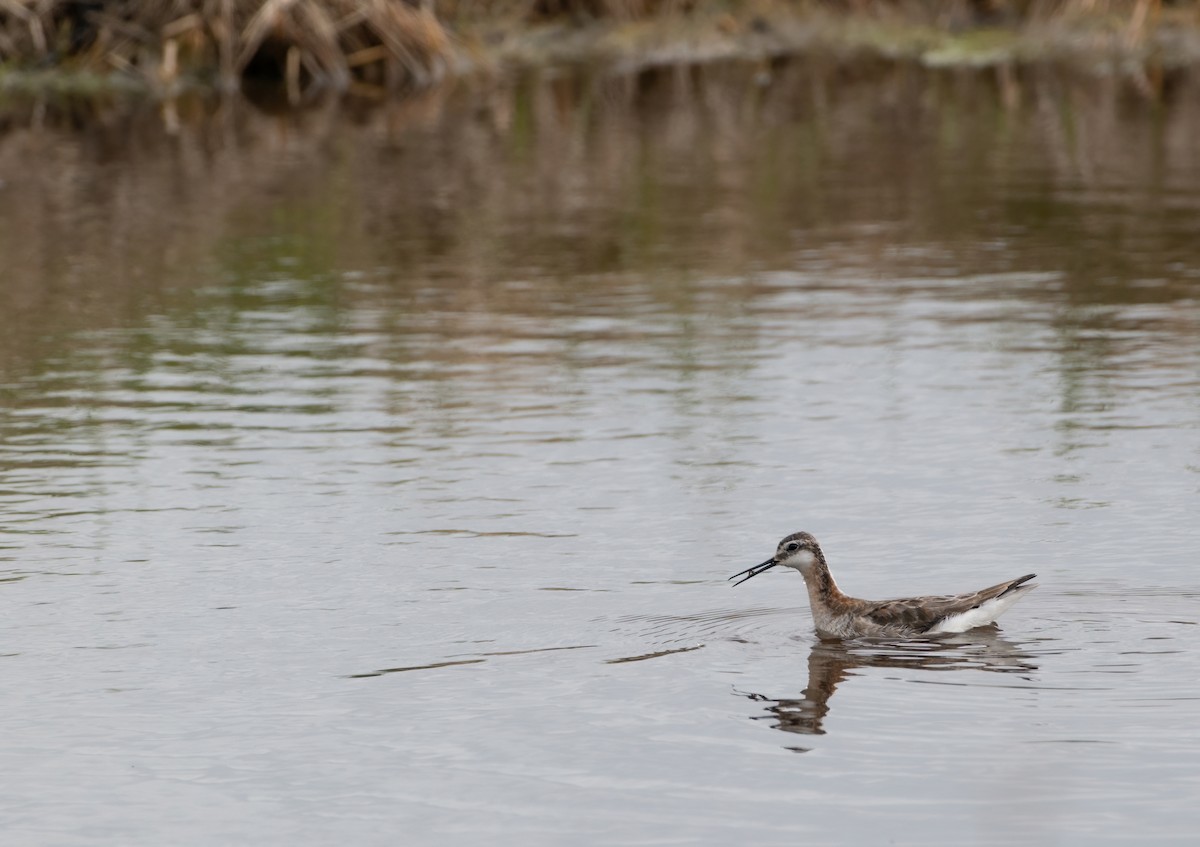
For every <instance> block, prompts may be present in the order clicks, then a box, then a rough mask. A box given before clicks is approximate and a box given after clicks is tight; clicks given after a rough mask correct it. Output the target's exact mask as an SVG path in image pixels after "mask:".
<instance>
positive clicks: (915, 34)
mask: <svg viewBox="0 0 1200 847" xmlns="http://www.w3.org/2000/svg"><path fill="white" fill-rule="evenodd" d="M1197 30H1200V2H1196V0H1049V1H1048V2H1033V0H0V82H2V81H5V80H6V84H7V85H8V86H9V87H12V86H16V85H22V84H29V80H30V79H31V77H34V78H41V79H42V80H43V84H45V78H46V77H49V78H50V79H57V80H62V79H63V78H64V76H69V77H70V78H71V79H73V80H74V84H75V85H76V86H77V87H78V86H80V85H84V84H85V83H84V82H83V81H87V80H90V81H92V82H93V83H95V82H96V80H97V78H102V79H105V80H106V81H110V82H111V81H112V80H114V79H119V80H123V81H126V82H134V83H136V84H137V85H139V86H143V87H149V88H151V89H152V90H156V91H159V92H160V93H164V94H172V93H175V92H177V91H178V90H179V89H181V88H186V87H188V86H194V85H201V86H208V87H223V88H234V87H236V86H237V85H239V84H241V83H242V82H244V81H245V80H247V79H252V80H261V79H266V80H271V81H274V82H275V83H277V84H282V85H284V86H286V88H287V90H288V92H289V94H290V95H291V97H292V98H293V99H296V98H298V97H299V96H300V95H301V93H302V92H304V91H306V90H311V89H312V88H314V87H315V88H333V89H335V90H344V89H353V88H358V89H360V90H363V91H370V90H374V89H379V90H385V91H386V90H395V89H397V88H404V89H411V88H413V87H421V86H428V85H430V84H432V83H434V82H436V81H437V80H439V79H441V78H443V77H445V76H447V75H448V74H451V75H452V74H455V73H462V72H467V71H469V70H473V69H478V68H485V69H486V68H489V67H493V66H495V65H497V64H502V63H503V64H510V65H511V64H522V65H529V64H535V65H536V64H545V63H549V62H576V61H590V60H607V61H615V62H618V63H624V64H625V65H632V66H645V65H650V64H670V63H676V62H690V61H703V60H706V59H720V58H725V59H728V58H743V59H745V58H755V57H758V58H770V57H774V56H779V55H787V54H795V53H798V52H805V51H807V50H811V49H813V48H816V47H822V48H831V49H836V50H842V51H857V52H860V53H861V52H870V53H876V54H879V55H884V56H888V57H891V58H898V57H917V58H920V59H922V60H923V61H925V62H927V63H929V64H987V63H991V62H997V61H1009V60H1013V59H1017V60H1021V59H1031V58H1045V57H1047V56H1054V57H1061V56H1063V55H1075V54H1082V55H1086V56H1087V57H1089V59H1094V58H1095V57H1096V56H1118V57H1121V58H1124V59H1130V58H1132V59H1138V60H1141V61H1143V62H1150V63H1165V64H1179V63H1190V62H1192V61H1194V60H1195V58H1196V57H1197V56H1200V46H1198V45H1200V39H1198V38H1197ZM39 75H40V77H39Z"/></svg>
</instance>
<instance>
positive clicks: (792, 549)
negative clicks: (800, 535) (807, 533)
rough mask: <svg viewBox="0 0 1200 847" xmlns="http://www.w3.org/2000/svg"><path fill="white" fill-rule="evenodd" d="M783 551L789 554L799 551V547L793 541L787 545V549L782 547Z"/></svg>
mask: <svg viewBox="0 0 1200 847" xmlns="http://www.w3.org/2000/svg"><path fill="white" fill-rule="evenodd" d="M783 549H784V550H787V551H788V552H789V553H795V552H796V551H797V550H799V549H800V545H799V544H797V543H796V542H795V541H793V542H792V543H791V544H789V545H788V546H787V547H784V548H783Z"/></svg>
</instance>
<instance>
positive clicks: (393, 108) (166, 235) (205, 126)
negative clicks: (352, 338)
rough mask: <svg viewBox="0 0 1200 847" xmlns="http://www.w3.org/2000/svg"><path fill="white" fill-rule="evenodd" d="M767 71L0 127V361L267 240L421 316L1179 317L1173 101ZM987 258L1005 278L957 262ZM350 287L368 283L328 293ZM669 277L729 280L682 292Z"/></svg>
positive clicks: (26, 121)
mask: <svg viewBox="0 0 1200 847" xmlns="http://www.w3.org/2000/svg"><path fill="white" fill-rule="evenodd" d="M769 74H770V78H769V80H767V81H765V82H764V81H762V80H760V79H759V76H760V69H758V68H756V67H755V66H753V65H744V64H731V65H721V66H708V67H704V68H690V69H656V70H653V71H646V72H643V73H638V74H630V75H600V76H593V75H588V74H586V73H582V74H579V75H555V76H553V77H548V78H543V77H540V76H538V75H530V76H523V77H522V76H513V77H507V76H506V77H500V78H498V79H496V80H494V81H491V82H489V83H488V84H487V85H480V86H478V87H469V86H453V87H440V88H435V89H432V90H430V91H427V92H425V93H423V94H422V95H421V96H418V97H412V98H408V99H404V100H390V101H386V102H384V103H383V104H381V105H378V106H370V107H365V106H364V107H362V108H358V109H356V110H351V109H350V108H348V107H343V106H340V105H339V104H338V103H336V102H335V101H333V100H332V99H331V100H327V101H324V102H321V103H316V104H314V105H313V107H312V108H310V109H308V110H305V111H303V112H299V113H293V114H285V115H283V116H280V115H277V114H268V113H265V112H263V111H259V110H258V109H256V108H253V107H251V106H250V105H249V104H248V103H247V102H246V101H243V100H239V99H236V98H231V99H229V100H225V101H206V100H201V99H196V98H184V99H181V100H180V101H178V103H177V107H176V111H175V113H174V119H173V120H172V121H171V122H165V121H164V120H163V117H162V115H161V113H160V112H157V111H155V110H153V109H150V108H146V107H145V106H144V105H133V106H129V105H128V104H121V103H119V102H117V103H113V104H109V105H106V104H104V103H99V102H89V103H83V104H80V103H66V104H63V105H61V106H59V105H56V104H55V103H54V102H53V101H37V100H34V101H24V102H21V101H10V102H9V104H8V111H7V113H6V114H4V120H3V122H2V123H0V180H3V181H4V185H3V187H0V214H2V215H3V216H4V217H3V224H4V225H3V226H2V227H0V255H3V256H4V257H5V267H6V273H7V276H8V279H7V280H6V284H5V286H3V287H2V288H0V322H3V324H2V326H0V330H2V331H0V348H6V349H10V350H12V351H13V355H17V356H24V355H26V354H27V353H28V352H29V351H32V350H33V349H35V347H36V342H35V341H34V340H35V339H38V338H44V337H50V335H52V334H53V333H51V332H50V331H49V329H50V328H53V329H54V331H55V332H58V331H60V330H62V329H69V328H70V327H71V326H74V325H78V323H79V322H81V321H86V322H87V323H88V325H90V326H93V327H95V326H104V325H106V324H107V323H109V322H112V321H119V320H125V319H127V317H128V316H130V315H137V314H140V313H141V311H143V310H145V309H158V308H161V304H160V302H158V301H161V299H162V298H164V297H167V296H168V295H169V293H170V290H171V289H172V288H177V289H178V288H183V289H186V288H188V287H189V286H191V285H195V284H199V283H205V284H208V283H210V282H211V280H212V279H213V278H214V277H213V276H212V274H213V273H220V274H222V275H223V276H222V277H220V278H233V279H240V278H244V277H246V276H253V275H254V274H256V273H261V272H262V268H255V267H254V266H253V261H252V257H251V258H247V257H246V256H245V255H244V248H239V250H242V252H238V251H237V250H233V249H231V247H230V245H234V244H241V245H244V244H247V243H249V244H255V243H265V242H262V241H255V239H260V238H262V237H270V238H275V239H276V241H275V243H276V245H278V244H279V243H281V242H279V241H278V239H279V237H280V236H283V237H286V238H289V239H292V241H290V242H288V244H289V246H288V247H286V248H281V247H278V246H277V247H276V248H274V249H276V250H277V251H278V250H282V249H288V250H295V251H296V252H297V254H298V255H297V257H294V258H299V260H300V261H301V265H300V266H299V267H300V270H301V271H302V272H303V273H305V274H307V275H308V276H311V277H313V278H321V279H324V280H327V281H328V282H327V286H328V288H329V292H328V294H329V299H330V302H335V301H336V302H338V303H340V304H342V306H343V307H353V306H355V305H363V306H366V307H370V306H373V305H374V306H382V305H385V303H384V300H386V299H387V298H391V301H392V303H393V304H394V302H396V300H397V298H402V297H403V296H405V292H406V290H407V289H410V288H411V289H412V290H413V291H414V292H415V291H417V290H418V289H422V290H423V291H424V292H425V293H423V294H421V295H420V296H421V297H423V298H425V299H423V300H422V304H423V306H422V308H426V307H428V308H437V309H440V310H441V311H442V313H444V314H466V313H470V314H474V315H476V316H489V315H490V316H500V317H502V316H503V315H504V314H506V313H514V314H522V315H543V314H549V313H550V312H549V307H550V306H551V305H554V304H557V305H558V306H561V305H562V303H563V300H564V299H569V300H571V302H572V303H573V306H574V307H577V308H578V309H580V310H583V311H586V310H588V309H596V310H600V309H604V308H612V307H613V306H612V304H613V302H614V296H615V295H616V294H618V293H619V292H620V291H622V290H624V289H625V288H626V287H627V286H630V285H631V284H632V285H636V286H639V287H641V288H643V289H644V290H643V291H641V293H640V294H639V296H644V297H647V298H654V299H659V300H663V301H670V303H671V308H672V309H674V310H676V311H677V312H678V313H679V314H680V315H684V316H686V315H688V314H690V313H691V312H692V311H695V312H697V313H699V312H703V313H704V314H705V315H708V316H710V317H711V316H713V315H719V314H722V313H731V314H732V313H741V312H744V310H746V309H747V308H751V307H752V306H753V303H754V298H755V297H756V296H758V295H759V294H762V295H764V296H771V294H772V292H771V290H770V289H769V288H762V287H758V286H757V283H756V282H755V279H754V278H753V276H748V274H753V273H754V272H756V271H759V270H762V271H771V270H773V269H777V268H783V269H790V270H795V269H800V270H804V269H806V268H809V267H818V268H821V269H835V270H836V271H837V273H838V274H842V275H843V276H845V275H847V274H849V275H852V276H854V277H855V278H856V279H863V278H869V277H876V278H885V277H893V278H894V277H896V276H898V275H903V274H905V273H907V272H911V273H914V274H916V275H922V274H925V273H926V271H927V269H928V267H929V266H930V265H931V264H937V265H939V266H943V267H946V268H951V269H952V270H953V271H954V273H956V274H970V273H978V274H987V273H993V272H998V273H1007V272H1012V271H1020V270H1026V269H1035V270H1039V271H1044V270H1046V269H1065V270H1064V273H1065V279H1064V281H1063V284H1062V285H1060V286H1056V287H1050V286H1046V285H1037V286H1029V287H1028V288H1027V289H1026V290H1022V291H1016V290H1014V289H1013V288H1012V286H1011V285H1008V287H1007V288H1006V290H1005V291H1004V292H1003V296H1005V297H1009V298H1014V297H1015V298H1017V299H1019V300H1020V301H1022V302H1030V303H1041V304H1051V305H1056V304H1062V305H1065V306H1067V307H1073V306H1076V305H1078V306H1081V307H1092V306H1096V305H1103V304H1106V303H1121V302H1139V301H1146V300H1148V299H1149V298H1156V297H1158V298H1162V301H1163V302H1171V301H1172V299H1175V300H1178V299H1186V298H1187V297H1194V289H1195V282H1194V281H1193V280H1190V279H1189V278H1186V277H1184V276H1182V275H1181V274H1179V273H1176V272H1173V271H1171V269H1170V268H1171V266H1172V264H1174V263H1182V264H1185V265H1188V266H1190V263H1192V260H1193V258H1194V252H1195V250H1194V236H1193V234H1194V231H1195V225H1194V224H1195V222H1196V220H1197V215H1198V214H1200V208H1198V207H1196V206H1195V204H1194V203H1193V202H1192V198H1193V196H1194V193H1195V189H1196V187H1197V184H1196V177H1195V174H1196V169H1195V155H1196V153H1195V144H1194V139H1195V138H1196V137H1198V136H1200V98H1197V97H1196V96H1195V95H1196V93H1197V90H1198V88H1197V77H1196V75H1194V74H1189V73H1187V72H1184V71H1180V72H1177V73H1174V74H1172V75H1170V76H1168V77H1167V78H1166V85H1165V92H1166V94H1165V96H1164V100H1163V102H1162V103H1161V104H1157V105H1155V104H1150V103H1148V102H1146V101H1145V100H1143V99H1142V98H1141V97H1140V96H1139V95H1138V94H1137V92H1136V90H1134V89H1132V88H1131V87H1130V86H1129V85H1128V84H1127V83H1123V82H1122V81H1121V80H1120V79H1117V78H1113V77H1110V76H1104V77H1101V78H1093V77H1088V76H1084V75H1079V74H1077V73H1075V72H1072V71H1064V70H1062V69H1055V68H1052V67H1046V68H1038V69H1036V70H1028V71H1015V72H1014V81H1013V84H1014V85H1017V86H1019V89H1020V95H1019V96H1018V97H1017V98H1015V99H1016V105H1014V106H1009V105H1007V100H1006V98H1005V97H1004V96H1002V93H1001V91H1002V87H1001V84H1000V82H999V81H998V79H997V75H996V74H995V73H994V72H993V71H991V70H980V71H976V72H965V71H931V70H928V69H923V68H920V67H914V66H912V65H909V64H887V63H873V62H853V63H842V62H837V61H820V60H806V61H796V62H776V63H773V64H771V66H770V68H769ZM1189 192H1190V193H1189ZM1034 231H1036V237H1027V236H1026V235H1024V233H1028V232H1034ZM998 237H1003V238H1004V239H1007V241H1008V242H1009V243H1011V244H1019V247H1020V250H1019V257H1018V258H1016V259H1014V258H1013V256H1014V255H1016V254H1014V253H1013V251H1011V250H1005V251H981V250H980V249H979V245H980V244H981V243H983V242H989V243H991V242H994V241H995V240H996V239H997V238H998ZM1123 239H1124V240H1123ZM1130 243H1132V244H1134V245H1135V246H1136V250H1133V251H1130V250H1127V249H1126V247H1127V245H1128V244H1130ZM928 245H936V247H937V251H938V252H937V253H931V252H930V251H929V250H928V249H923V248H925V247H926V246H928ZM898 248H899V249H898ZM909 248H912V249H909ZM264 257H265V258H269V256H265V254H264V256H260V257H259V259H263V258H264ZM214 263H216V265H217V267H215V268H214ZM380 268H384V269H388V272H389V274H391V276H392V277H394V278H390V280H389V282H388V284H387V286H374V287H372V286H365V285H353V286H351V285H347V286H344V290H340V291H339V290H337V289H339V287H341V286H342V283H341V280H342V278H343V275H344V274H345V273H347V272H351V271H358V272H371V273H377V271H378V269H380ZM693 272H698V273H699V274H701V275H703V276H705V277H707V278H709V279H712V278H714V277H721V276H724V277H726V278H733V279H739V280H743V282H742V283H740V284H738V285H728V286H724V287H712V286H710V287H709V288H708V289H706V290H704V291H699V290H697V289H695V288H694V287H692V286H691V285H690V284H689V283H688V275H689V274H693ZM693 275H694V274H693ZM821 275H822V278H823V279H824V280H825V281H826V282H827V283H828V284H833V285H837V284H841V283H840V282H839V279H838V278H837V274H834V273H830V272H827V271H826V270H822V271H821ZM1145 278H1161V279H1162V280H1163V284H1162V285H1161V286H1158V287H1154V288H1147V287H1145V286H1138V285H1137V284H1136V283H1137V280H1138V279H1145ZM512 280H520V281H521V282H522V285H523V287H521V288H516V287H505V285H503V283H505V282H508V281H512ZM581 280H586V284H583V283H582V282H581ZM1101 283H1102V284H1101ZM891 285H892V286H893V288H894V287H895V286H896V283H894V282H893V283H891ZM413 296H416V294H414V295H413ZM1183 317H1186V316H1185V315H1183V316H1179V315H1176V316H1175V317H1172V316H1171V314H1170V313H1168V314H1165V315H1164V317H1163V318H1162V319H1161V320H1162V321H1163V326H1162V329H1163V331H1164V332H1165V333H1174V332H1179V331H1189V330H1188V329H1187V327H1186V326H1182V325H1181V329H1175V328H1173V327H1172V326H1171V325H1169V322H1170V321H1172V320H1175V321H1181V320H1182V319H1183ZM704 325H707V324H704ZM445 330H446V332H447V333H448V334H453V330H454V327H452V326H447V327H446V328H445ZM445 355H449V353H446V354H445Z"/></svg>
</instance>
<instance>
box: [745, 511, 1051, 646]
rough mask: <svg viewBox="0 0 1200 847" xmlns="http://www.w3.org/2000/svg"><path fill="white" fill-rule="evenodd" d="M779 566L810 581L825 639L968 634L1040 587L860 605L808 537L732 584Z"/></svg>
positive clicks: (791, 539) (1013, 583)
mask: <svg viewBox="0 0 1200 847" xmlns="http://www.w3.org/2000/svg"><path fill="white" fill-rule="evenodd" d="M776 565H785V566H787V567H791V568H795V569H796V570H798V571H800V573H801V574H802V575H803V576H804V582H805V584H806V585H807V586H808V599H809V605H810V606H811V607H812V615H813V624H814V625H815V626H816V629H817V634H818V635H820V636H821V637H823V638H852V637H855V636H867V637H896V636H899V637H911V636H928V635H939V634H942V633H947V632H964V631H966V630H968V629H973V628H974V627H977V626H985V625H986V624H989V623H991V622H992V621H994V620H995V619H996V618H997V617H999V616H1000V614H1001V613H1002V612H1004V610H1005V609H1007V608H1008V607H1009V606H1011V605H1012V604H1013V603H1015V602H1016V601H1017V600H1018V599H1019V598H1020V597H1021V596H1022V595H1024V594H1025V593H1026V592H1028V591H1030V590H1032V589H1033V588H1036V587H1037V586H1034V585H1025V584H1024V583H1026V582H1028V581H1029V580H1031V579H1033V578H1034V576H1036V574H1026V575H1025V576H1022V577H1018V578H1017V579H1012V580H1009V581H1008V582H1001V583H999V584H998V585H993V586H990V587H988V588H984V589H982V590H981V591H975V592H972V593H970V594H954V595H939V596H931V597H906V598H902V599H899V600H881V601H872V600H859V599H857V598H854V597H849V596H847V595H845V594H843V593H842V592H841V591H840V590H839V589H838V587H837V583H835V582H834V581H833V575H832V574H831V573H830V572H829V565H828V564H827V563H826V562H825V554H824V553H822V552H821V548H820V546H819V545H818V544H817V539H815V538H813V537H812V536H811V535H809V534H808V533H807V532H796V533H793V534H791V535H789V536H787V537H786V538H784V539H783V540H782V541H780V542H779V547H778V548H777V549H776V550H775V555H774V556H772V557H771V558H770V559H767V561H765V562H763V563H762V564H758V565H755V566H754V567H752V568H747V569H746V570H744V571H742V572H741V573H737V574H734V575H733V576H731V577H730V579H734V578H736V577H739V576H742V574H746V576H745V578H744V579H741V580H739V581H738V582H736V583H734V584H735V585H739V584H741V583H742V582H745V581H746V580H747V579H750V577H753V576H758V575H759V574H760V573H762V572H763V571H765V570H769V569H771V568H773V567H775V566H776Z"/></svg>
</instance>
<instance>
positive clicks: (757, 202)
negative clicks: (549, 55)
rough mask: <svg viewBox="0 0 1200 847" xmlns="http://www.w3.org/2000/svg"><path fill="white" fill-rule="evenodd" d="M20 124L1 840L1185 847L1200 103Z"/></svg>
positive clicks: (693, 90) (993, 99)
mask: <svg viewBox="0 0 1200 847" xmlns="http://www.w3.org/2000/svg"><path fill="white" fill-rule="evenodd" d="M7 108H8V110H9V112H10V116H9V117H8V118H7V123H6V124H5V125H4V126H5V130H4V134H3V135H0V255H3V256H4V262H3V268H2V269H0V279H2V282H3V285H2V287H0V336H2V337H0V525H2V531H0V589H2V593H0V598H2V601H3V608H4V614H3V616H2V617H0V669H2V670H3V678H4V680H5V685H4V686H3V688H2V693H0V750H2V751H3V753H2V761H3V773H4V777H3V778H2V779H0V789H2V790H0V797H2V798H3V799H0V823H2V825H3V831H4V833H5V837H4V841H5V843H6V844H38V845H41V844H53V845H72V844H92V843H106V844H178V845H191V844H196V845H199V844H232V843H241V844H280V845H282V844H328V843H331V842H333V841H334V840H335V839H338V840H342V841H344V842H346V843H351V844H380V845H382V844H395V843H429V844H432V843H439V844H476V843H479V842H480V841H482V840H484V839H486V840H487V841H488V843H492V844H500V845H527V844H565V843H590V844H712V845H724V844H736V843H756V844H795V843H798V842H804V843H834V842H835V841H842V842H843V843H864V844H866V843H873V844H881V843H895V844H921V845H928V844H950V843H954V844H960V843H981V842H986V843H1021V844H1028V843H1035V844H1085V843H1089V844H1090V843H1096V842H1101V843H1131V842H1133V841H1137V842H1138V843H1146V842H1147V841H1154V842H1158V843H1166V842H1179V843H1185V842H1187V843H1190V842H1191V839H1192V838H1194V833H1195V831H1196V827H1197V825H1200V812H1198V811H1197V808H1198V807H1197V804H1196V801H1197V799H1198V797H1200V766H1198V765H1197V759H1198V756H1200V736H1198V734H1197V724H1198V718H1200V658H1198V651H1200V628H1198V624H1200V521H1198V520H1197V513H1198V511H1200V509H1198V507H1200V239H1197V233H1198V232H1200V145H1198V144H1197V143H1196V141H1195V139H1196V138H1197V137H1200V80H1196V79H1191V78H1189V77H1187V76H1178V75H1176V76H1171V77H1168V78H1167V79H1166V80H1164V81H1163V87H1162V92H1161V96H1160V97H1159V99H1157V100H1152V99H1146V97H1145V95H1144V93H1139V91H1138V89H1137V87H1136V86H1131V85H1126V84H1125V83H1123V82H1121V81H1120V80H1118V79H1115V78H1111V77H1106V76H1103V75H1095V74H1093V75H1082V74H1074V73H1068V72H1066V71H1062V70H1055V69H1048V68H1046V69H1034V70H1027V71H1023V72H1022V73H1021V74H1019V75H1017V76H1016V77H1015V78H1014V77H1011V76H1006V75H994V74H992V73H990V72H986V73H985V72H980V73H978V74H974V73H972V74H966V73H958V72H942V73H933V72H925V71H920V70H916V69H906V68H888V67H874V66H871V67H863V66H854V67H845V66H843V67H838V66H829V65H821V64H817V63H813V64H804V63H800V64H795V65H779V66H776V67H773V68H771V69H770V75H766V74H765V73H764V71H763V69H761V68H757V69H755V68H750V69H740V68H712V69H708V70H703V71H701V70H693V71H660V72H652V73H647V74H643V75H642V76H639V77H628V78H627V77H605V76H597V77H587V76H582V77H555V76H551V75H546V76H537V77H533V78H524V79H511V80H491V81H488V82H486V83H484V82H481V83H478V84H472V85H466V86H460V87H459V88H458V89H456V90H449V91H442V92H435V93H434V94H432V95H429V96H428V97H425V98H423V99H420V100H415V101H410V102H406V103H396V104H383V105H377V106H370V105H363V106H361V107H358V106H354V105H351V106H343V107H341V108H339V107H337V106H334V105H324V106H316V107H314V108H312V109H310V110H308V111H306V112H304V113H302V114H300V115H276V114H274V113H272V112H271V111H269V110H265V109H263V108H260V107H257V106H254V105H251V104H249V103H246V102H234V103H224V104H219V103H186V104H180V105H178V106H176V107H172V108H168V109H162V110H160V109H156V108H155V107H153V106H150V105H139V104H136V103H134V104H121V103H114V104H105V105H103V106H88V107H86V108H83V107H80V106H78V105H76V106H57V105H54V104H50V105H49V106H47V104H37V103H33V104H27V103H10V104H8V106H7ZM799 529H807V530H809V531H811V532H813V533H815V534H816V535H817V537H818V538H820V539H821V541H822V543H823V545H824V547H825V550H826V553H827V554H828V555H829V557H830V562H831V565H832V567H833V569H834V572H835V574H836V575H837V576H838V579H839V582H840V584H841V585H842V587H843V588H844V589H846V590H847V591H849V592H851V593H854V594H857V595H859V596H867V597H875V598H883V597H888V596H896V595H903V594H906V593H931V592H957V591H964V590H968V589H974V588H978V587H982V586H984V585H990V584H992V583H995V582H998V581H1000V580H1001V579H1005V578H1010V577H1014V576H1017V575H1020V574H1022V573H1026V572H1029V571H1036V572H1038V573H1039V575H1040V579H1039V582H1040V584H1041V587H1040V588H1039V589H1038V590H1037V591H1036V592H1034V593H1033V594H1031V595H1030V596H1029V597H1027V598H1026V599H1025V600H1023V601H1022V602H1021V603H1020V604H1018V605H1017V606H1016V607H1014V608H1013V609H1012V610H1011V611H1010V612H1009V613H1008V614H1007V615H1006V616H1005V618H1004V620H1003V627H1002V629H1001V631H999V632H982V633H973V634H968V635H964V636H959V637H956V638H955V639H952V640H948V641H944V642H940V643H924V642H916V643H907V644H905V643H899V644H887V643H884V644H878V643H863V644H832V643H819V642H817V641H816V639H815V638H814V636H813V634H812V629H811V621H810V619H809V617H808V609H807V603H806V600H805V595H804V591H803V584H802V581H801V580H800V578H799V577H798V576H797V575H796V574H794V573H790V572H789V573H778V572H776V571H772V572H771V573H770V574H767V575H765V576H763V577H762V578H760V579H757V580H754V581H753V582H750V583H748V584H746V585H744V586H741V587H739V588H737V589H732V588H730V586H729V584H728V583H726V581H725V578H726V577H727V576H728V575H729V574H732V573H733V572H735V571H738V570H741V569H743V568H745V567H747V566H748V565H750V564H753V563H756V562H759V561H762V560H763V559H765V558H766V557H767V556H768V555H770V553H771V552H772V550H773V549H774V545H775V543H776V541H777V540H778V539H779V537H781V536H782V535H784V534H786V533H789V532H792V531H795V530H799Z"/></svg>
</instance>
